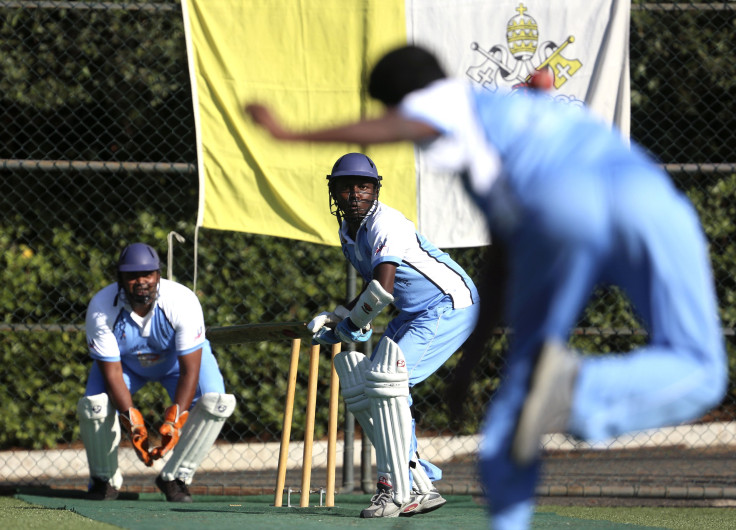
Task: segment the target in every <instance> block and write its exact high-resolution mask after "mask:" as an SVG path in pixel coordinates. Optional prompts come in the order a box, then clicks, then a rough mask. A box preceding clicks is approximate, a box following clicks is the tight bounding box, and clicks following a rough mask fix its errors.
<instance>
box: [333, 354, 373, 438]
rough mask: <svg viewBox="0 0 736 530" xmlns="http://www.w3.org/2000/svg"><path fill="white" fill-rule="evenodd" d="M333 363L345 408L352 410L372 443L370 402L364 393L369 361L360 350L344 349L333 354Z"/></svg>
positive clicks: (369, 365)
mask: <svg viewBox="0 0 736 530" xmlns="http://www.w3.org/2000/svg"><path fill="white" fill-rule="evenodd" d="M334 363H335V371H336V372H337V376H338V377H339V378H340V393H341V394H342V397H343V400H344V401H345V408H346V409H348V410H349V411H350V412H352V414H353V416H355V419H356V420H358V423H359V424H360V427H361V428H362V429H363V432H365V433H366V435H367V436H368V439H369V440H370V441H371V444H373V419H372V417H371V402H370V400H369V399H368V398H367V397H366V395H365V374H366V373H367V372H368V370H370V367H371V361H370V359H368V357H366V356H365V355H363V354H362V353H360V352H357V351H345V352H340V353H338V354H337V355H335V360H334Z"/></svg>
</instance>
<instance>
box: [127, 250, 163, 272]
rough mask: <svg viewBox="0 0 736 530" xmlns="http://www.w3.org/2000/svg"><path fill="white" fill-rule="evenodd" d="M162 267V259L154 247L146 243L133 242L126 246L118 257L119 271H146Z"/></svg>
mask: <svg viewBox="0 0 736 530" xmlns="http://www.w3.org/2000/svg"><path fill="white" fill-rule="evenodd" d="M159 269H161V261H160V260H159V259H158V254H157V253H156V251H155V250H154V249H153V247H151V246H149V245H146V244H145V243H132V244H130V245H128V246H127V247H125V248H124V249H123V251H122V252H121V253H120V258H118V272H146V271H157V270H159Z"/></svg>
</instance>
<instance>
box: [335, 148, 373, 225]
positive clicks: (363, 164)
mask: <svg viewBox="0 0 736 530" xmlns="http://www.w3.org/2000/svg"><path fill="white" fill-rule="evenodd" d="M342 177H368V178H371V179H373V180H375V181H376V182H375V189H376V195H375V197H374V202H375V201H377V200H378V190H380V189H381V180H382V179H383V177H381V175H379V174H378V169H377V168H376V164H374V163H373V160H371V159H370V158H368V157H367V156H365V155H364V154H363V153H348V154H346V155H342V156H341V157H340V158H338V159H337V162H335V165H334V166H332V171H331V172H330V174H329V175H327V183H328V187H329V190H330V213H331V214H332V215H336V216H337V220H338V222H340V223H342V218H343V217H344V212H341V211H340V209H339V208H338V206H337V201H336V200H335V193H334V185H335V182H336V181H337V180H338V179H339V178H342Z"/></svg>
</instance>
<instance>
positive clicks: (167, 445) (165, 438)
mask: <svg viewBox="0 0 736 530" xmlns="http://www.w3.org/2000/svg"><path fill="white" fill-rule="evenodd" d="M187 418H189V411H188V410H185V411H184V412H179V405H171V406H170V407H169V408H167V409H166V411H164V423H163V425H161V427H160V428H159V430H158V432H160V433H161V445H160V446H158V447H154V448H153V449H152V450H151V458H152V459H153V460H158V459H159V458H161V457H162V456H164V455H165V454H166V453H168V452H169V451H171V450H172V449H173V448H174V446H175V445H176V444H177V442H179V436H181V428H182V427H183V426H184V424H185V423H186V422H187Z"/></svg>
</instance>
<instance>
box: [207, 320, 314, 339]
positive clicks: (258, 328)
mask: <svg viewBox="0 0 736 530" xmlns="http://www.w3.org/2000/svg"><path fill="white" fill-rule="evenodd" d="M206 335H207V340H209V341H210V342H211V343H212V344H242V343H245V342H260V341H273V340H293V339H308V338H309V339H311V338H312V333H310V332H309V330H308V329H307V323H306V322H271V323H268V324H238V325H234V326H215V327H210V328H207V332H206Z"/></svg>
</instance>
